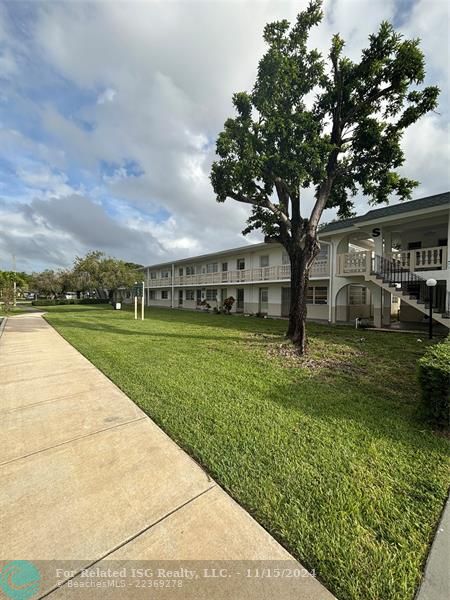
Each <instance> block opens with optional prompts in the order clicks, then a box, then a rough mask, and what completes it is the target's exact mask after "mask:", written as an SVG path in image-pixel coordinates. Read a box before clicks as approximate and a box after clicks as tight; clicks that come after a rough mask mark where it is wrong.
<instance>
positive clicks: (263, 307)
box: [259, 288, 269, 314]
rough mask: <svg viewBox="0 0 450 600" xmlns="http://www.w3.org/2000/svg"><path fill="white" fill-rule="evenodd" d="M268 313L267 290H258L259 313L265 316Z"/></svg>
mask: <svg viewBox="0 0 450 600" xmlns="http://www.w3.org/2000/svg"><path fill="white" fill-rule="evenodd" d="M268 311H269V288H259V312H260V313H265V314H267V313H268Z"/></svg>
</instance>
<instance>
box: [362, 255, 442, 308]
mask: <svg viewBox="0 0 450 600" xmlns="http://www.w3.org/2000/svg"><path fill="white" fill-rule="evenodd" d="M371 273H372V275H375V276H376V277H377V278H379V279H382V281H383V282H384V283H387V284H388V285H389V286H391V287H395V288H396V289H397V291H398V292H402V293H403V294H404V295H406V296H409V297H410V298H414V299H415V300H416V301H417V302H418V303H419V304H423V305H424V307H425V308H428V309H429V307H430V290H431V288H429V287H428V286H427V283H426V279H424V278H423V277H420V275H417V273H414V272H413V271H410V270H409V269H407V268H405V267H403V266H402V265H401V262H400V261H397V260H395V259H391V258H386V257H385V256H379V255H377V254H376V255H375V256H373V257H372V265H371ZM445 303H446V289H445V284H444V285H439V284H438V285H437V286H436V287H435V288H434V293H433V311H434V312H439V313H442V314H443V313H444V312H445Z"/></svg>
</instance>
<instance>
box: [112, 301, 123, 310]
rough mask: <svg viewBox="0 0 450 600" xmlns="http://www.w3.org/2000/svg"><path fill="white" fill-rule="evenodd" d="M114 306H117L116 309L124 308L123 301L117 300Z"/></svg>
mask: <svg viewBox="0 0 450 600" xmlns="http://www.w3.org/2000/svg"><path fill="white" fill-rule="evenodd" d="M114 308H115V309H116V310H120V309H121V308H122V303H121V302H116V303H115V304H114Z"/></svg>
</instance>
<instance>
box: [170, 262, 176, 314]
mask: <svg viewBox="0 0 450 600" xmlns="http://www.w3.org/2000/svg"><path fill="white" fill-rule="evenodd" d="M174 292H175V265H174V264H173V263H172V288H171V292H170V306H171V307H172V308H173V307H174V304H173V302H174V301H173V296H174Z"/></svg>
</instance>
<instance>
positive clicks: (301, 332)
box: [287, 238, 319, 354]
mask: <svg viewBox="0 0 450 600" xmlns="http://www.w3.org/2000/svg"><path fill="white" fill-rule="evenodd" d="M318 251H319V245H318V243H317V240H316V239H315V238H309V239H308V240H307V243H306V244H305V247H304V248H301V247H294V248H291V249H290V252H289V257H290V260H291V305H290V310H289V325H288V330H287V337H288V338H289V339H290V340H291V341H292V343H293V344H295V345H296V346H297V347H298V351H299V353H300V354H305V352H306V346H307V344H306V315H307V304H306V295H307V291H308V282H309V272H310V269H311V263H312V261H313V260H314V258H315V256H316V255H317V253H318Z"/></svg>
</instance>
